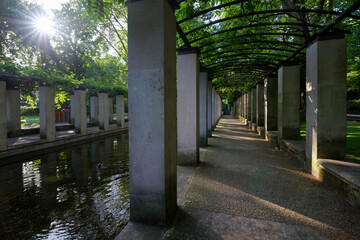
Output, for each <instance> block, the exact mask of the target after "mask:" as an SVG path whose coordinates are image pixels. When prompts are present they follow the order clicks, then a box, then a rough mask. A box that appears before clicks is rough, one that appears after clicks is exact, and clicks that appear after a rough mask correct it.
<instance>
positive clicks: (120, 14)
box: [0, 0, 127, 107]
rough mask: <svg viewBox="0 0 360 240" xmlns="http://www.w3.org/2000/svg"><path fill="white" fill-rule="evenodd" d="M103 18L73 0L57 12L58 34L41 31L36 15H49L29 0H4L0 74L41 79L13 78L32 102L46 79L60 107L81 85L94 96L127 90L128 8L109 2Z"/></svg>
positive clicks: (0, 9)
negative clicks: (102, 90)
mask: <svg viewBox="0 0 360 240" xmlns="http://www.w3.org/2000/svg"><path fill="white" fill-rule="evenodd" d="M108 2H109V4H108V5H107V8H106V9H107V14H106V15H102V18H101V19H102V20H101V21H99V20H98V19H97V18H95V17H94V14H93V12H91V11H90V10H91V8H89V7H88V4H90V3H91V1H84V0H70V1H69V2H68V3H66V4H63V6H62V8H61V9H60V10H54V11H52V12H51V13H50V15H53V21H54V23H55V24H54V28H55V29H54V32H53V33H51V34H50V33H44V32H39V31H38V29H36V25H35V24H34V22H36V19H37V18H38V17H40V16H48V14H49V13H47V12H45V11H44V10H43V9H42V8H41V7H40V6H38V5H36V4H34V3H32V1H29V0H12V1H0V41H1V44H0V73H9V74H14V75H20V76H27V77H31V78H37V79H40V81H32V80H31V79H30V78H29V79H30V80H29V79H27V80H26V81H23V79H22V80H21V81H20V80H19V81H13V80H11V81H8V82H11V84H12V85H14V87H18V88H20V89H21V91H22V94H23V98H25V99H27V100H28V102H29V103H31V101H30V100H31V99H32V100H35V99H36V91H34V90H36V89H37V87H38V85H39V84H40V83H42V82H46V83H47V84H51V85H52V86H53V87H54V88H55V92H56V99H58V100H59V101H58V102H59V104H58V107H61V105H62V103H65V102H67V101H68V100H69V93H70V92H71V91H72V90H73V89H74V88H76V87H78V86H79V85H81V86H91V87H90V88H89V89H88V90H87V91H88V92H89V94H92V93H94V92H96V91H98V90H101V89H105V90H107V91H109V93H110V94H117V93H125V94H126V93H127V12H126V8H125V7H124V4H123V3H121V1H108Z"/></svg>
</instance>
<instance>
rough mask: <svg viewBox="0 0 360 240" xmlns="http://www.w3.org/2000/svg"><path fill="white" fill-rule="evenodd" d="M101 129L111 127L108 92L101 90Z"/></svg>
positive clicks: (99, 94)
mask: <svg viewBox="0 0 360 240" xmlns="http://www.w3.org/2000/svg"><path fill="white" fill-rule="evenodd" d="M98 96H99V129H103V130H105V131H107V130H108V129H109V107H108V104H109V100H108V94H107V93H106V92H99V93H98Z"/></svg>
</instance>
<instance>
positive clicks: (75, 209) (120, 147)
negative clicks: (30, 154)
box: [0, 134, 129, 239]
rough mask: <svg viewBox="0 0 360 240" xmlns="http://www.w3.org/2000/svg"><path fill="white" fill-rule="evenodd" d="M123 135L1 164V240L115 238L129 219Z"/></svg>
mask: <svg viewBox="0 0 360 240" xmlns="http://www.w3.org/2000/svg"><path fill="white" fill-rule="evenodd" d="M127 149H128V136H127V135H126V134H124V135H121V136H119V137H117V138H108V139H104V140H102V141H98V142H93V143H91V144H85V145H81V146H79V147H76V148H72V149H70V150H67V151H64V152H59V153H52V154H48V155H45V156H43V157H41V158H39V159H36V160H33V161H29V162H26V163H16V164H12V165H9V166H5V167H1V168H0V239H114V238H115V236H116V235H117V234H118V233H119V231H121V229H122V227H123V226H124V225H125V224H126V223H127V221H128V220H129V174H128V171H129V170H128V168H129V166H128V150H127Z"/></svg>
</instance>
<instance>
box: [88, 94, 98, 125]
mask: <svg viewBox="0 0 360 240" xmlns="http://www.w3.org/2000/svg"><path fill="white" fill-rule="evenodd" d="M90 122H95V123H99V97H98V96H91V97H90Z"/></svg>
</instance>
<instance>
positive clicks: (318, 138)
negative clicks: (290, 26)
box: [306, 35, 347, 176]
mask: <svg viewBox="0 0 360 240" xmlns="http://www.w3.org/2000/svg"><path fill="white" fill-rule="evenodd" d="M346 72H347V71H346V40H345V39H344V36H342V35H323V36H320V37H318V38H317V40H316V41H315V42H314V43H312V44H311V45H310V46H309V47H308V48H307V51H306V167H307V169H309V170H312V173H313V175H315V176H317V175H318V173H317V167H316V160H317V159H319V158H328V159H337V160H344V159H345V158H346Z"/></svg>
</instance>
